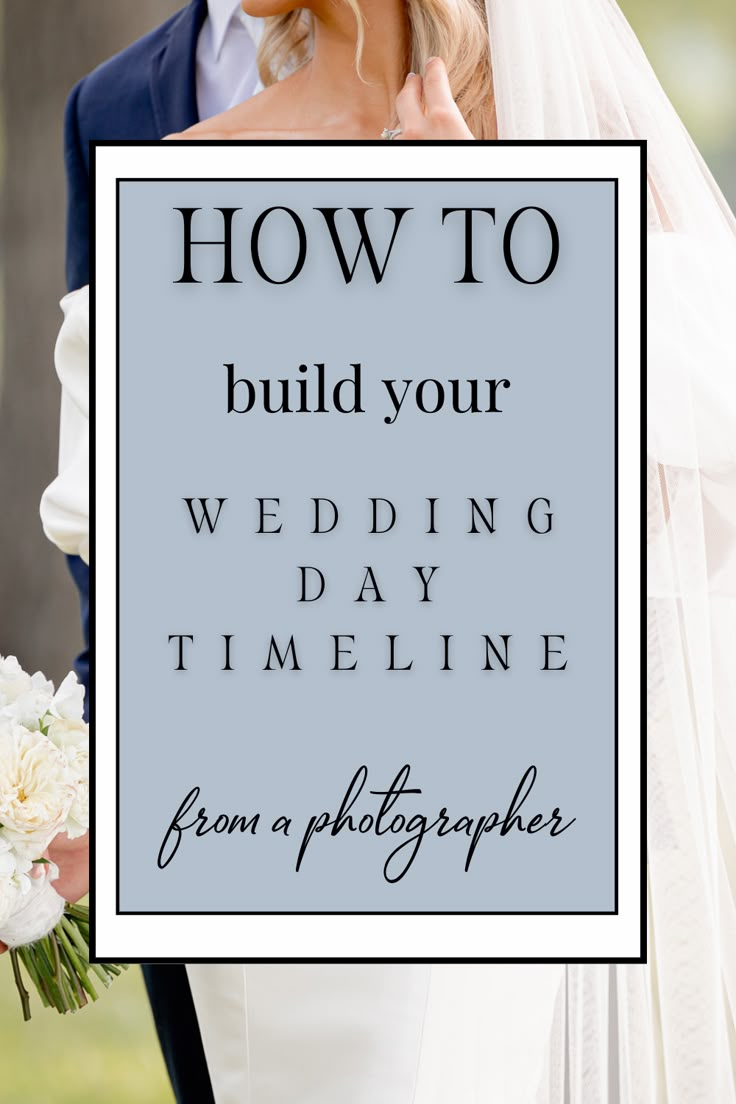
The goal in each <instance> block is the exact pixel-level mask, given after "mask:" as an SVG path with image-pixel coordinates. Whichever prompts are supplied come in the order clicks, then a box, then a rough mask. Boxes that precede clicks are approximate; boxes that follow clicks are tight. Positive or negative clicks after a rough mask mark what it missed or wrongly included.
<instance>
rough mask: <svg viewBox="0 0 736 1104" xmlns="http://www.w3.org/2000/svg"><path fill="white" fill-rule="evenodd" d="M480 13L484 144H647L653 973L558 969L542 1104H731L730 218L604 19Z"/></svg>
mask: <svg viewBox="0 0 736 1104" xmlns="http://www.w3.org/2000/svg"><path fill="white" fill-rule="evenodd" d="M486 7H487V14H488V23H489V31H490V41H491V53H492V62H493V79H494V90H495V99H496V115H497V123H498V136H499V138H507V139H508V138H511V139H523V138H583V139H596V138H645V139H646V140H647V143H648V147H647V160H648V184H649V188H648V193H649V194H648V210H647V222H648V231H649V233H648V242H647V252H648V280H647V286H648V308H647V322H648V362H649V366H648V417H647V442H646V465H647V473H646V474H647V626H646V627H647V666H648V688H647V707H648V708H647V713H648V722H647V731H648V814H647V828H648V893H649V946H648V965H647V966H618V967H605V966H599V967H598V966H568V967H565V968H564V969H562V970H561V972H560V987H559V992H558V996H557V1002H556V1006H555V1011H554V1015H553V1018H552V1023H551V1025H550V1035H549V1040H548V1044H547V1048H548V1049H547V1057H546V1061H545V1063H544V1071H543V1073H542V1078H541V1083H540V1087H539V1095H538V1101H539V1102H540V1104H558V1102H559V1104H563V1102H565V1104H593V1102H596V1101H601V1102H603V1101H605V1102H608V1101H614V1100H615V1101H617V1102H618V1101H621V1102H622V1104H634V1102H637V1104H638V1102H642V1104H655V1102H660V1101H667V1102H677V1104H699V1102H702V1104H706V1102H707V1104H715V1102H716V1101H717V1102H718V1104H730V1102H734V1101H736V1087H735V1079H734V1070H735V1069H736V1061H735V1051H736V1032H735V1031H734V1021H735V1020H736V673H735V672H736V663H734V660H735V659H736V644H735V641H736V310H735V309H734V307H735V304H734V295H735V293H736V219H735V218H734V215H733V213H732V211H731V210H730V209H729V206H728V204H727V202H726V200H725V198H724V197H723V195H722V193H721V191H720V190H719V188H718V186H717V184H716V183H715V181H714V179H713V177H712V176H711V174H710V172H709V170H708V168H707V166H706V165H705V163H704V161H703V159H702V157H701V156H700V154H699V152H698V150H697V149H696V148H695V146H694V144H693V142H692V140H691V138H690V137H689V135H688V133H687V131H686V130H685V127H684V126H683V124H682V122H681V121H680V119H679V117H678V115H677V113H676V112H675V110H674V108H673V107H672V105H671V104H670V102H669V100H668V99H667V96H666V95H665V93H664V91H663V89H662V88H661V86H660V84H659V82H658V80H657V78H656V76H655V74H654V72H653V70H652V68H651V66H650V64H649V62H648V61H647V58H646V56H645V54H644V52H643V50H642V48H641V46H640V44H639V42H638V40H637V38H636V36H635V34H634V32H633V31H632V29H631V28H630V26H629V24H628V23H627V21H626V19H625V17H624V15H623V13H622V12H621V10H620V9H619V8H618V6H617V5H616V4H615V3H614V2H613V0H486ZM517 969H518V970H528V971H529V974H528V979H527V980H528V983H529V984H530V985H531V986H533V970H534V968H533V967H528V968H527V967H517ZM481 1099H482V1097H481Z"/></svg>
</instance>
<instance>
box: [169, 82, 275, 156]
mask: <svg viewBox="0 0 736 1104" xmlns="http://www.w3.org/2000/svg"><path fill="white" fill-rule="evenodd" d="M287 81H288V78H287V79H286V80H285V81H282V82H280V83H279V84H273V85H270V86H269V87H268V88H264V89H263V91H262V92H259V93H258V94H257V95H255V96H251V98H250V99H249V100H245V101H244V102H243V103H241V104H237V105H236V106H235V107H231V108H230V110H229V111H223V112H222V113H221V114H219V115H213V116H212V118H210V119H203V120H202V122H201V123H196V124H195V125H194V126H192V127H189V129H188V130H183V131H181V133H179V134H167V135H166V138H165V139H164V141H170V140H177V141H181V140H187V141H188V140H192V141H203V140H204V141H206V140H209V141H212V140H220V141H222V140H230V141H232V140H234V139H236V138H248V137H252V138H257V137H268V136H270V135H273V134H276V133H278V132H280V131H282V130H285V129H288V121H289V120H288V113H287V114H286V115H285V114H284V107H285V105H286V103H287V99H286V98H285V96H284V88H283V87H282V86H283V85H284V84H286V83H287ZM289 102H291V103H293V101H290V100H289Z"/></svg>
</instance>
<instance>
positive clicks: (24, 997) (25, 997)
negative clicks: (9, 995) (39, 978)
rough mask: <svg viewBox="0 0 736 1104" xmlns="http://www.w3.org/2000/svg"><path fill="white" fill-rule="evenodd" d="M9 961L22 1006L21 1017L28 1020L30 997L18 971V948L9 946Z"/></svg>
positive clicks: (29, 1015)
mask: <svg viewBox="0 0 736 1104" xmlns="http://www.w3.org/2000/svg"><path fill="white" fill-rule="evenodd" d="M10 961H11V962H12V964H13V977H14V978H15V985H16V988H17V990H18V992H19V993H20V1003H21V1006H22V1008H23V1019H24V1020H25V1021H26V1023H27V1022H28V1020H30V1018H31V997H30V994H29V992H28V990H27V989H26V987H25V985H24V984H23V976H22V974H21V972H20V963H19V961H18V950H17V948H16V947H13V948H11V951H10Z"/></svg>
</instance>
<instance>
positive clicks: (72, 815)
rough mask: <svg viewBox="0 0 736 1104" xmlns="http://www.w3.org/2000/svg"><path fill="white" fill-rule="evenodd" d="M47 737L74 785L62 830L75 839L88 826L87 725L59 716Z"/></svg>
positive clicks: (53, 722) (81, 834)
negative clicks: (74, 788) (72, 799)
mask: <svg viewBox="0 0 736 1104" xmlns="http://www.w3.org/2000/svg"><path fill="white" fill-rule="evenodd" d="M48 738H49V740H51V741H52V743H54V744H55V745H56V747H58V748H59V750H60V751H61V752H62V753H63V754H64V756H65V758H66V761H67V764H68V766H69V771H70V774H71V778H72V781H73V783H74V785H75V787H76V795H75V798H74V801H73V802H72V806H71V808H70V810H69V815H68V817H67V820H66V823H65V824H64V828H63V831H65V832H66V834H67V835H68V836H69V839H77V837H78V836H83V835H84V833H85V832H86V831H87V829H88V828H89V727H88V725H87V724H86V723H85V722H84V721H82V720H78V721H77V720H66V719H63V718H60V719H58V720H55V721H52V723H51V725H50V726H49V730H48Z"/></svg>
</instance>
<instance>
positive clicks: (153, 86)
mask: <svg viewBox="0 0 736 1104" xmlns="http://www.w3.org/2000/svg"><path fill="white" fill-rule="evenodd" d="M206 14H207V4H206V0H192V2H191V3H190V4H189V6H188V7H186V8H184V9H183V10H182V11H180V12H178V13H177V14H176V15H174V16H172V17H171V18H170V19H168V20H167V21H166V23H164V24H162V25H161V26H160V27H157V28H156V30H154V31H152V32H151V33H150V34H148V35H146V36H145V37H144V38H142V39H140V40H139V41H138V42H134V43H133V45H132V46H129V47H128V48H127V49H125V50H123V51H122V52H121V53H119V54H117V55H116V56H115V57H113V58H111V59H110V60H109V61H106V62H105V63H104V64H103V65H101V66H100V67H99V68H98V69H95V70H94V72H92V73H90V74H89V75H88V76H86V77H84V78H83V79H82V80H81V81H79V83H78V84H77V85H75V87H74V88H73V89H72V91H71V93H70V95H69V99H68V101H67V106H66V113H65V118H64V160H65V166H66V176H67V191H68V207H67V253H66V278H67V285H68V288H69V290H70V291H73V290H74V289H76V288H79V287H82V286H83V285H84V284H86V283H89V278H90V255H89V212H90V194H89V170H90V150H89V143H90V141H93V140H101V139H108V140H112V141H120V140H123V139H132V140H136V141H141V140H148V139H154V140H157V139H160V138H163V137H164V135H166V134H171V133H173V132H178V131H181V130H185V129H186V128H187V127H189V126H192V125H193V124H194V123H196V122H197V121H198V113H197V100H196V81H195V72H196V70H195V65H196V47H197V38H198V36H199V31H200V28H201V26H202V23H203V22H204V19H205V16H206ZM67 559H68V563H69V568H70V570H71V573H72V576H73V578H74V580H75V582H76V584H77V587H78V589H79V595H80V602H81V609H82V628H83V632H84V642H85V650H84V651H83V652H82V653H81V654H80V655H79V656H78V658H77V661H76V663H75V668H76V671H77V673H78V675H79V678H80V680H81V681H82V682H83V683H84V686H85V689H86V690H87V694H88V693H89V675H90V662H89V661H90V656H89V569H88V568H87V565H86V564H85V563H84V562H83V561H82V560H81V559H80V558H79V557H78V556H69V557H67ZM143 972H144V976H145V979H146V987H147V989H148V995H149V998H150V1001H151V1006H152V1009H153V1014H154V1019H155V1021H156V1028H157V1031H158V1035H159V1040H160V1042H161V1046H162V1049H163V1052H164V1057H165V1059H166V1064H167V1067H168V1071H169V1075H170V1077H171V1081H172V1085H173V1088H174V1092H175V1094H176V1099H177V1101H178V1102H179V1104H214V1101H213V1096H212V1089H211V1087H210V1081H209V1076H208V1073H207V1065H206V1061H205V1057H204V1051H203V1048H202V1041H201V1037H200V1034H199V1027H198V1024H197V1018H196V1013H195V1010H194V1004H193V1002H192V996H191V992H190V989H189V984H188V981H187V976H186V968H185V967H184V966H180V965H172V966H164V965H156V964H151V965H147V966H144V968H143Z"/></svg>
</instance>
